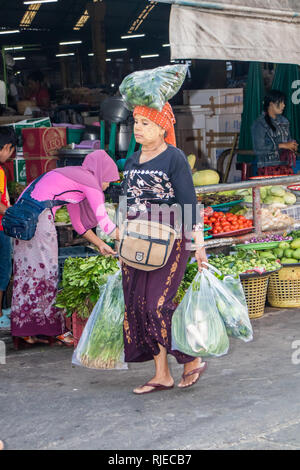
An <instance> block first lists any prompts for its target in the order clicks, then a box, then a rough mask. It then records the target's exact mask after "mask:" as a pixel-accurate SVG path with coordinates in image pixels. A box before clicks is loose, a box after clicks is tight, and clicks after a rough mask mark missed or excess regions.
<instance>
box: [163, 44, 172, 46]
mask: <svg viewBox="0 0 300 470" xmlns="http://www.w3.org/2000/svg"><path fill="white" fill-rule="evenodd" d="M162 47H170V44H162Z"/></svg>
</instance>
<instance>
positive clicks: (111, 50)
mask: <svg viewBox="0 0 300 470" xmlns="http://www.w3.org/2000/svg"><path fill="white" fill-rule="evenodd" d="M125 51H127V48H123V49H107V50H106V52H125Z"/></svg>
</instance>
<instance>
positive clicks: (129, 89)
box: [119, 64, 187, 111]
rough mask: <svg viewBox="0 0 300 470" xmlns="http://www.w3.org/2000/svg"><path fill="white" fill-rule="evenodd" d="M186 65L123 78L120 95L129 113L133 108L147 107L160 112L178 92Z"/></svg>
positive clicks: (172, 66) (165, 67) (142, 72)
mask: <svg viewBox="0 0 300 470" xmlns="http://www.w3.org/2000/svg"><path fill="white" fill-rule="evenodd" d="M186 72H187V65H182V64H176V65H166V66H163V67H157V68H155V69H150V70H139V71H137V72H133V73H131V74H130V75H127V77H125V78H124V80H123V81H122V83H121V85H120V88H119V90H120V93H121V95H122V97H123V99H124V101H125V104H126V106H127V107H128V109H130V110H131V111H132V110H133V109H134V107H135V106H148V107H149V108H154V109H156V110H157V111H161V110H162V108H163V106H164V105H165V103H166V102H167V101H169V100H170V99H171V98H172V97H173V96H174V95H176V93H177V92H178V91H179V89H180V87H181V85H182V84H183V82H184V79H185V76H186Z"/></svg>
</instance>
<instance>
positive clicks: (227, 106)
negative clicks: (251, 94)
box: [183, 88, 243, 115]
mask: <svg viewBox="0 0 300 470" xmlns="http://www.w3.org/2000/svg"><path fill="white" fill-rule="evenodd" d="M183 104H184V105H188V106H191V105H201V107H202V108H203V110H206V111H208V112H209V113H210V114H212V115H213V114H224V113H227V114H229V113H230V114H232V113H234V114H236V113H240V114H242V112H243V88H220V89H213V90H209V89H208V90H184V91H183Z"/></svg>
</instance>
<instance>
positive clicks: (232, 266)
mask: <svg viewBox="0 0 300 470" xmlns="http://www.w3.org/2000/svg"><path fill="white" fill-rule="evenodd" d="M209 263H210V264H212V265H213V266H214V267H215V268H217V269H218V270H219V271H221V273H222V274H231V275H233V276H236V275H239V274H244V273H251V272H258V273H263V272H267V271H275V270H277V269H280V268H281V264H280V263H279V261H278V260H277V259H276V258H275V259H274V258H272V259H270V258H268V257H261V256H259V254H258V252H256V251H254V250H249V251H244V250H243V251H238V252H237V253H236V254H232V255H227V256H226V255H223V254H220V255H211V256H210V257H209Z"/></svg>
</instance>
